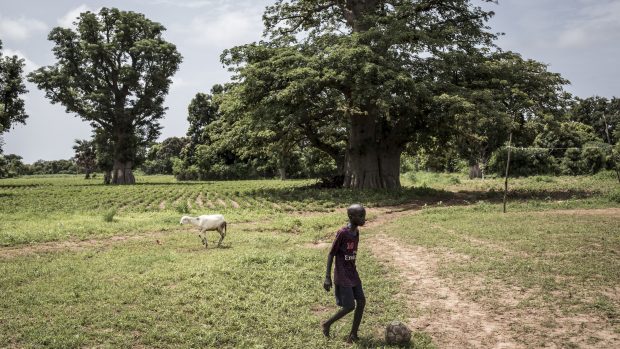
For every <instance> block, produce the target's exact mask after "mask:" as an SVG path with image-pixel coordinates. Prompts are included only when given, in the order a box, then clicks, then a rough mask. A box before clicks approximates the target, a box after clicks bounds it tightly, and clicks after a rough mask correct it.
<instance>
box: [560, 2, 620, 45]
mask: <svg viewBox="0 0 620 349" xmlns="http://www.w3.org/2000/svg"><path fill="white" fill-rule="evenodd" d="M580 2H581V5H580V9H579V11H578V12H577V13H576V15H575V17H574V19H573V20H571V21H568V22H567V24H566V25H565V27H564V29H563V30H562V31H561V32H560V33H559V34H558V37H557V46H558V47H561V48H586V47H591V46H594V45H598V44H600V43H609V45H617V42H618V40H619V39H620V21H619V20H618V18H620V1H615V0H607V1H605V0H602V1H600V0H599V1H591V0H580Z"/></svg>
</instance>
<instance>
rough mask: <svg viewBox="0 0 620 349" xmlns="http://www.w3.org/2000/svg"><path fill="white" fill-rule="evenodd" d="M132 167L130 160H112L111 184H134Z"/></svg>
mask: <svg viewBox="0 0 620 349" xmlns="http://www.w3.org/2000/svg"><path fill="white" fill-rule="evenodd" d="M132 167H133V162H132V161H127V162H121V161H119V160H116V161H114V167H113V168H112V181H111V184H135V183H136V178H135V177H134V176H133V172H132Z"/></svg>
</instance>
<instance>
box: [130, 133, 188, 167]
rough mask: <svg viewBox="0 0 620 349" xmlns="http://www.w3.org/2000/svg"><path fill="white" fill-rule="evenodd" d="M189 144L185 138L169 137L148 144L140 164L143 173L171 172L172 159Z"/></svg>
mask: <svg viewBox="0 0 620 349" xmlns="http://www.w3.org/2000/svg"><path fill="white" fill-rule="evenodd" d="M188 144H189V140H188V139H187V138H179V137H170V138H166V139H164V140H163V141H162V142H161V143H155V144H153V145H151V146H150V148H149V149H148V152H147V154H146V160H145V161H144V163H143V164H142V165H141V168H142V170H143V171H144V173H145V174H149V175H151V174H172V172H173V165H174V160H175V159H178V158H179V157H180V156H181V153H182V151H183V149H184V148H185V147H186V146H187V145H188Z"/></svg>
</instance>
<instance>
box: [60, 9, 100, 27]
mask: <svg viewBox="0 0 620 349" xmlns="http://www.w3.org/2000/svg"><path fill="white" fill-rule="evenodd" d="M86 11H91V12H97V11H98V10H93V9H92V8H90V7H89V6H88V5H85V4H82V5H80V6H78V7H76V8H74V9H72V10H70V11H69V12H67V13H66V14H65V15H64V16H62V17H61V18H59V19H58V25H60V26H61V27H64V28H71V27H73V22H75V21H76V19H77V18H78V17H79V16H80V14H81V13H82V12H86Z"/></svg>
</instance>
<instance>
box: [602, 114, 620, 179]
mask: <svg viewBox="0 0 620 349" xmlns="http://www.w3.org/2000/svg"><path fill="white" fill-rule="evenodd" d="M603 121H604V122H605V135H606V136H607V144H609V146H610V147H611V160H612V161H613V162H614V170H616V177H618V183H620V171H619V170H618V164H617V163H616V158H615V157H614V146H613V144H611V139H610V138H609V126H607V117H605V113H603Z"/></svg>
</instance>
